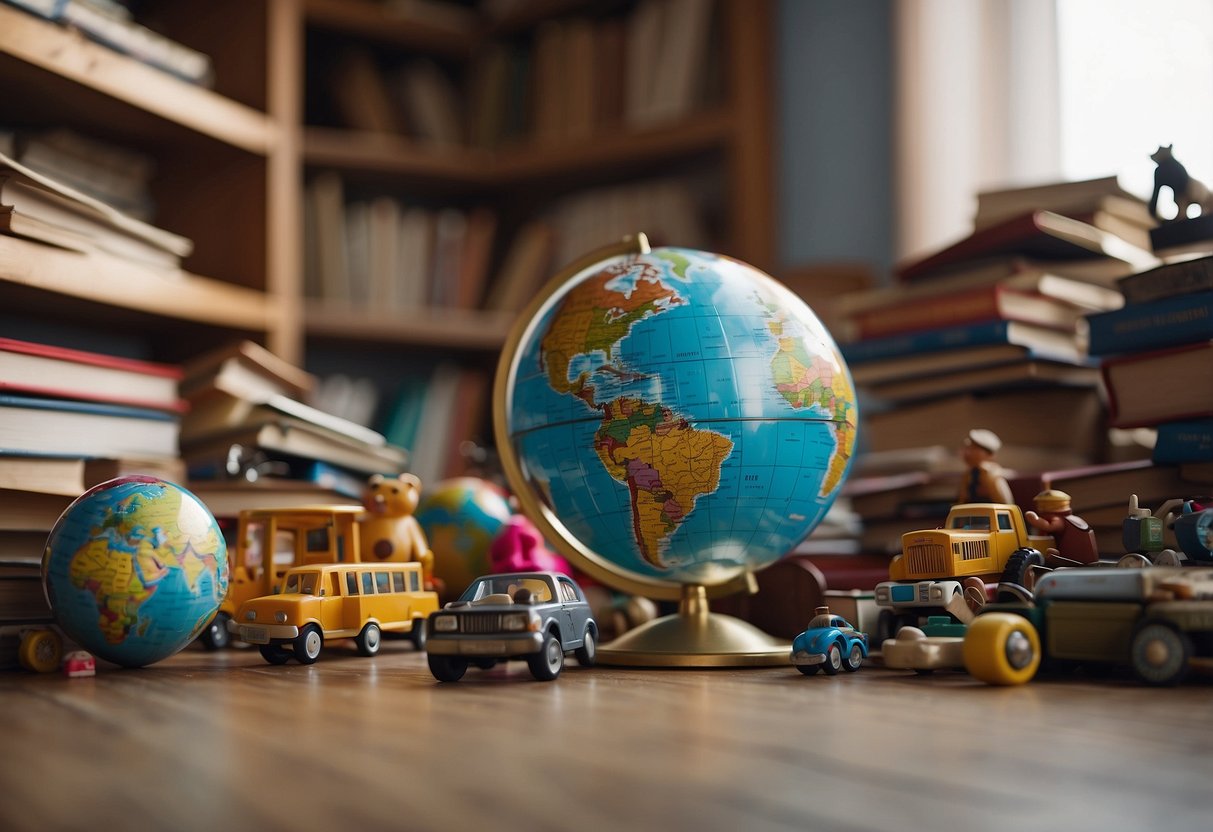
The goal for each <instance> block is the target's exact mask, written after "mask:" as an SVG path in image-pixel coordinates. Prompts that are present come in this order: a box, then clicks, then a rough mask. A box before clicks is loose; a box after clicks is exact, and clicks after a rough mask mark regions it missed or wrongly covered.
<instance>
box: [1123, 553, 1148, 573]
mask: <svg viewBox="0 0 1213 832" xmlns="http://www.w3.org/2000/svg"><path fill="white" fill-rule="evenodd" d="M1116 565H1117V566H1119V567H1120V568H1121V569H1145V568H1146V567H1148V566H1149V565H1150V559H1149V558H1148V557H1146V556H1145V555H1139V554H1138V553H1137V552H1129V554H1127V555H1121V557H1120V560H1118V561H1116Z"/></svg>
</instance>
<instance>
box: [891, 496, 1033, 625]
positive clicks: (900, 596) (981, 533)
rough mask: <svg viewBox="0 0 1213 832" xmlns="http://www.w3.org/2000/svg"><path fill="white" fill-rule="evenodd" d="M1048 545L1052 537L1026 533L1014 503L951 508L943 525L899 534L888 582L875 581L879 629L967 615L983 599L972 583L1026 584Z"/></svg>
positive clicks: (971, 504) (1029, 581)
mask: <svg viewBox="0 0 1213 832" xmlns="http://www.w3.org/2000/svg"><path fill="white" fill-rule="evenodd" d="M1053 544H1054V540H1053V538H1052V537H1047V536H1039V535H1031V534H1030V533H1029V531H1028V527H1027V525H1026V523H1025V521H1024V517H1023V514H1022V513H1021V512H1020V510H1019V507H1018V506H1015V505H1012V504H1003V503H962V504H960V505H956V506H953V507H952V510H951V511H950V512H948V519H947V521H946V522H945V525H944V528H942V529H931V530H925V531H917V532H908V533H906V534H904V535H902V536H901V546H902V551H901V554H899V555H895V556H894V557H893V560H892V561H891V562H890V563H889V578H890V580H888V581H882V582H881V583H879V584H877V585H876V603H877V604H878V605H880V606H881V607H885V608H886V609H885V610H883V611H882V613H881V615H882V618H885V619H886V621H885V622H882V625H881V627H882V631H883V632H888V633H896V631H897V629H898V628H899V626H901V625H905V624H910V625H914V624H916V623H917V622H918V616H920V615H927V614H930V613H933V612H947V613H949V614H951V615H953V616H954V617H956V618H957V620H960V621H967V620H969V619H971V618H972V611H973V610H974V609H975V608H980V607H981V606H983V605H984V604H985V601H986V597H985V591H984V589H982V590H978V589H976V587H984V585H985V581H986V580H996V581H999V582H1000V583H1008V584H1012V585H1018V586H1022V585H1026V584H1030V583H1031V577H1030V576H1031V575H1032V568H1033V567H1034V566H1039V565H1041V564H1042V563H1043V562H1044V556H1043V555H1042V554H1041V551H1042V550H1043V549H1047V548H1051V547H1052V546H1053ZM966 607H967V609H968V612H966ZM886 613H887V616H886ZM890 618H891V619H893V620H892V621H889V620H888V619H890Z"/></svg>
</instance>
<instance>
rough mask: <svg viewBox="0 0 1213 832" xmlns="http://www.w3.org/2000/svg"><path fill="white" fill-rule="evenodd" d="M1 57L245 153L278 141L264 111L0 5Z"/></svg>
mask: <svg viewBox="0 0 1213 832" xmlns="http://www.w3.org/2000/svg"><path fill="white" fill-rule="evenodd" d="M3 56H8V57H9V58H12V59H16V62H18V63H19V64H24V65H27V66H31V67H36V68H38V69H41V70H45V71H46V72H49V73H51V74H53V75H55V76H57V77H58V78H60V79H63V80H65V81H67V82H70V83H71V84H72V85H75V86H78V87H80V88H84V89H88V90H91V91H93V92H96V93H100V94H102V95H104V96H107V97H109V98H112V99H114V100H115V101H119V102H122V103H124V104H127V105H129V106H131V107H134V108H135V109H137V110H141V111H143V112H146V113H150V114H152V115H155V116H158V117H160V118H162V119H165V120H167V121H169V122H172V123H174V124H178V125H181V126H183V127H186V128H189V129H190V130H192V131H195V132H197V133H199V134H201V135H204V136H209V137H211V138H213V139H215V140H217V141H221V142H225V143H226V144H229V145H232V146H233V147H237V148H240V149H242V150H245V151H248V152H250V153H255V154H258V155H266V154H268V153H269V150H270V148H271V147H272V146H273V145H274V144H275V142H276V141H277V137H278V131H277V129H276V128H275V126H274V125H273V123H272V122H271V120H270V119H269V118H268V117H267V116H266V115H265V114H264V113H261V112H259V111H257V110H254V109H252V108H251V107H247V106H245V105H243V104H240V103H237V102H235V101H232V100H231V99H228V98H224V97H223V96H221V95H218V94H216V93H214V92H211V91H210V90H208V89H205V88H203V87H199V86H196V85H194V84H190V83H187V82H185V81H182V80H180V79H179V78H175V77H174V76H172V75H170V74H168V73H167V72H162V71H160V70H158V69H155V68H154V67H150V66H147V65H146V64H143V63H141V62H140V61H138V60H135V59H134V58H130V57H127V56H126V55H122V54H120V53H118V52H115V51H114V50H112V49H110V48H108V47H106V46H102V45H101V44H98V43H94V42H93V41H90V40H89V39H88V38H86V37H84V35H82V34H80V33H79V32H77V31H75V30H73V29H69V28H66V27H63V26H59V25H57V24H55V23H52V22H50V21H48V20H43V19H41V18H37V17H34V16H33V15H30V14H27V13H25V12H22V11H19V10H17V9H14V8H10V7H8V6H4V5H0V57H3ZM9 64H10V62H9V61H5V62H4V63H3V64H0V74H3V75H7V74H9V73H8V71H7V69H8V66H9ZM14 69H17V67H16V65H14ZM45 93H46V90H43V94H45ZM51 94H52V96H53V93H51Z"/></svg>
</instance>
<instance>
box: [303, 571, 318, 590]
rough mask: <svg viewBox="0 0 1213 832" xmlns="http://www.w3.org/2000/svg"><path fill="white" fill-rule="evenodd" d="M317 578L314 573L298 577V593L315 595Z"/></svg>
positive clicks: (306, 573) (305, 573)
mask: <svg viewBox="0 0 1213 832" xmlns="http://www.w3.org/2000/svg"><path fill="white" fill-rule="evenodd" d="M318 577H319V576H318V575H317V574H316V573H315V572H304V573H303V575H302V576H300V587H299V591H300V592H302V593H303V594H304V595H315V594H316V578H318Z"/></svg>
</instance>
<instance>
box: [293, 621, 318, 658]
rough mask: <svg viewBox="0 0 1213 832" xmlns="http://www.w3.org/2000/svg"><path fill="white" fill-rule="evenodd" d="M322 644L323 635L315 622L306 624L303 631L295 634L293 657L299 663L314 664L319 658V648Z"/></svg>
mask: <svg viewBox="0 0 1213 832" xmlns="http://www.w3.org/2000/svg"><path fill="white" fill-rule="evenodd" d="M323 646H324V635H323V634H321V632H320V628H319V627H317V626H316V625H315V624H308V625H307V626H306V627H304V628H303V632H301V633H300V634H299V635H297V636H295V644H294V648H295V658H296V659H298V660H299V664H314V663H315V662H316V659H318V658H320V648H321V647H323Z"/></svg>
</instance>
